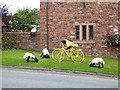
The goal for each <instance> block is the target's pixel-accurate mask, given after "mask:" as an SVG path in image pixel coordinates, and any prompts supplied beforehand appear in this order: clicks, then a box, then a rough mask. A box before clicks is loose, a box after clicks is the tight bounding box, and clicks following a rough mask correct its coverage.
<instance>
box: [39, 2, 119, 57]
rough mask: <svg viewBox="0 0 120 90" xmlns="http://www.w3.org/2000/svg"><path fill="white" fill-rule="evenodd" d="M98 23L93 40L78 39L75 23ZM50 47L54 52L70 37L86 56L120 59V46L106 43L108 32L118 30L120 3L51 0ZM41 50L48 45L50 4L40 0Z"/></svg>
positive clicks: (116, 31)
mask: <svg viewBox="0 0 120 90" xmlns="http://www.w3.org/2000/svg"><path fill="white" fill-rule="evenodd" d="M76 23H79V24H80V23H85V24H87V23H94V24H95V30H94V32H93V34H94V40H93V42H86V41H76V32H75V24H76ZM48 24H49V26H48V30H49V31H48V34H49V36H48V41H49V43H48V46H49V50H50V51H52V50H53V49H55V48H58V47H61V45H60V41H61V40H62V39H68V40H71V41H73V42H75V43H78V44H79V45H80V44H82V46H79V48H81V49H82V50H83V52H84V53H85V55H86V56H96V57H98V56H100V57H111V58H118V54H119V52H118V51H119V47H118V46H109V45H106V42H105V40H104V35H105V34H106V33H107V32H115V33H118V31H119V30H118V26H119V23H118V3H115V2H111V3H110V2H99V3H97V2H87V3H86V8H83V2H49V3H48ZM40 30H41V32H40V36H41V38H40V42H42V43H41V50H42V49H43V48H45V47H46V31H47V30H46V3H45V2H41V3H40Z"/></svg>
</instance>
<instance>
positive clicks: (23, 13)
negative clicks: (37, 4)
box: [11, 8, 40, 30]
mask: <svg viewBox="0 0 120 90" xmlns="http://www.w3.org/2000/svg"><path fill="white" fill-rule="evenodd" d="M31 25H40V10H39V9H37V8H35V9H33V10H30V9H28V8H27V9H23V10H19V11H18V13H15V14H14V15H13V16H12V19H11V26H12V28H13V29H14V30H31V28H32V26H31Z"/></svg>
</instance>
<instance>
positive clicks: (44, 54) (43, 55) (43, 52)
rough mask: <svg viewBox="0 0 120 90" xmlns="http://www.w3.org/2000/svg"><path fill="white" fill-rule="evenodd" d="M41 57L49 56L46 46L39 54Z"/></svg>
mask: <svg viewBox="0 0 120 90" xmlns="http://www.w3.org/2000/svg"><path fill="white" fill-rule="evenodd" d="M40 57H42V58H50V56H49V51H48V49H47V48H44V49H43V51H42V55H41V56H40Z"/></svg>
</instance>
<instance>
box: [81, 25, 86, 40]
mask: <svg viewBox="0 0 120 90" xmlns="http://www.w3.org/2000/svg"><path fill="white" fill-rule="evenodd" d="M82 33H83V35H82V36H83V38H82V40H86V25H82Z"/></svg>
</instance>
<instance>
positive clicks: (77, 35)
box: [75, 26, 80, 40]
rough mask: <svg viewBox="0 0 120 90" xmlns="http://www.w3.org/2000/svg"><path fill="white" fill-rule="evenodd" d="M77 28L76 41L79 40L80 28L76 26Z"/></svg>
mask: <svg viewBox="0 0 120 90" xmlns="http://www.w3.org/2000/svg"><path fill="white" fill-rule="evenodd" d="M75 28H76V40H79V31H80V30H79V26H75Z"/></svg>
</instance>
